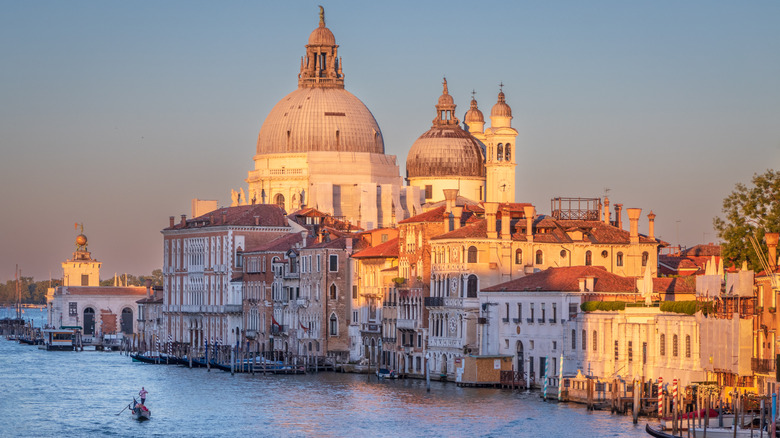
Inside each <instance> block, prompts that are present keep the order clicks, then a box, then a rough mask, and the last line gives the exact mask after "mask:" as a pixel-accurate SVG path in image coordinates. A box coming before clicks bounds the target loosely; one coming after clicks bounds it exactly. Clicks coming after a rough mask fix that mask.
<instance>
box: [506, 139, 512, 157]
mask: <svg viewBox="0 0 780 438" xmlns="http://www.w3.org/2000/svg"><path fill="white" fill-rule="evenodd" d="M504 159H505V160H506V161H512V145H511V144H509V143H507V144H506V145H504Z"/></svg>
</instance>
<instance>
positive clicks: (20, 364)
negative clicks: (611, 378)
mask: <svg viewBox="0 0 780 438" xmlns="http://www.w3.org/2000/svg"><path fill="white" fill-rule="evenodd" d="M0 373H1V374H0V391H2V397H0V431H2V432H0V434H2V435H3V436H36V437H37V436H87V435H91V436H113V435H122V436H209V437H211V436H247V435H252V436H280V437H281V436H285V437H286V436H318V437H319V436H360V437H362V436H387V437H396V436H401V437H406V436H409V437H412V436H414V437H418V436H469V437H472V436H496V437H498V436H503V437H506V436H544V437H547V436H555V437H575V436H576V437H581V436H599V437H602V436H607V437H633V436H647V435H645V433H644V423H643V422H641V421H640V424H639V425H638V426H634V425H633V424H632V423H631V420H630V417H625V416H613V415H610V414H609V412H588V411H587V410H586V409H585V408H584V407H583V406H581V405H575V404H555V403H544V402H542V401H540V400H539V393H538V392H534V393H520V392H512V391H501V390H495V389H473V388H458V387H456V386H455V385H454V384H442V383H437V382H431V392H430V393H428V392H426V390H425V382H424V381H418V380H399V381H384V382H379V381H377V379H376V377H373V376H367V375H353V374H336V373H320V374H310V375H305V376H266V377H263V376H262V375H254V376H252V375H249V374H236V375H235V376H231V375H230V373H226V372H222V371H219V370H212V371H211V372H208V371H206V370H205V369H197V368H196V369H187V368H185V367H179V366H162V365H147V364H141V363H134V362H132V361H131V360H130V359H129V358H128V357H127V356H122V355H120V354H119V353H115V352H114V353H109V352H95V351H85V352H47V351H43V350H39V349H38V348H37V347H32V346H26V345H20V344H18V343H16V342H12V341H6V340H5V339H0ZM141 386H145V387H146V389H147V390H148V391H149V398H148V400H147V405H148V406H149V408H150V409H151V410H152V412H153V414H152V420H151V421H148V422H144V423H138V422H136V421H134V420H132V419H131V418H130V415H129V413H128V412H127V410H125V411H124V412H121V414H120V415H117V413H119V412H120V411H121V410H122V408H124V407H125V406H126V405H127V403H128V402H130V401H131V400H132V397H133V395H136V394H137V393H138V391H139V390H140V388H141Z"/></svg>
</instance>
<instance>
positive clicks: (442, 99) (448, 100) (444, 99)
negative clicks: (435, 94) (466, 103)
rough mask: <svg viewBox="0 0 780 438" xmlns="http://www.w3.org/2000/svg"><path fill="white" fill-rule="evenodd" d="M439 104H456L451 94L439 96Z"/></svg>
mask: <svg viewBox="0 0 780 438" xmlns="http://www.w3.org/2000/svg"><path fill="white" fill-rule="evenodd" d="M439 105H455V100H453V99H452V96H450V95H449V94H442V95H441V96H439Z"/></svg>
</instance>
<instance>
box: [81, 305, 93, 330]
mask: <svg viewBox="0 0 780 438" xmlns="http://www.w3.org/2000/svg"><path fill="white" fill-rule="evenodd" d="M83 320H84V328H83V329H84V334H85V335H94V334H95V309H93V308H91V307H87V308H85V309H84V318H83Z"/></svg>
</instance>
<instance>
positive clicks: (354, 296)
mask: <svg viewBox="0 0 780 438" xmlns="http://www.w3.org/2000/svg"><path fill="white" fill-rule="evenodd" d="M352 299H353V300H356V299H357V285H354V284H353V285H352Z"/></svg>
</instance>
